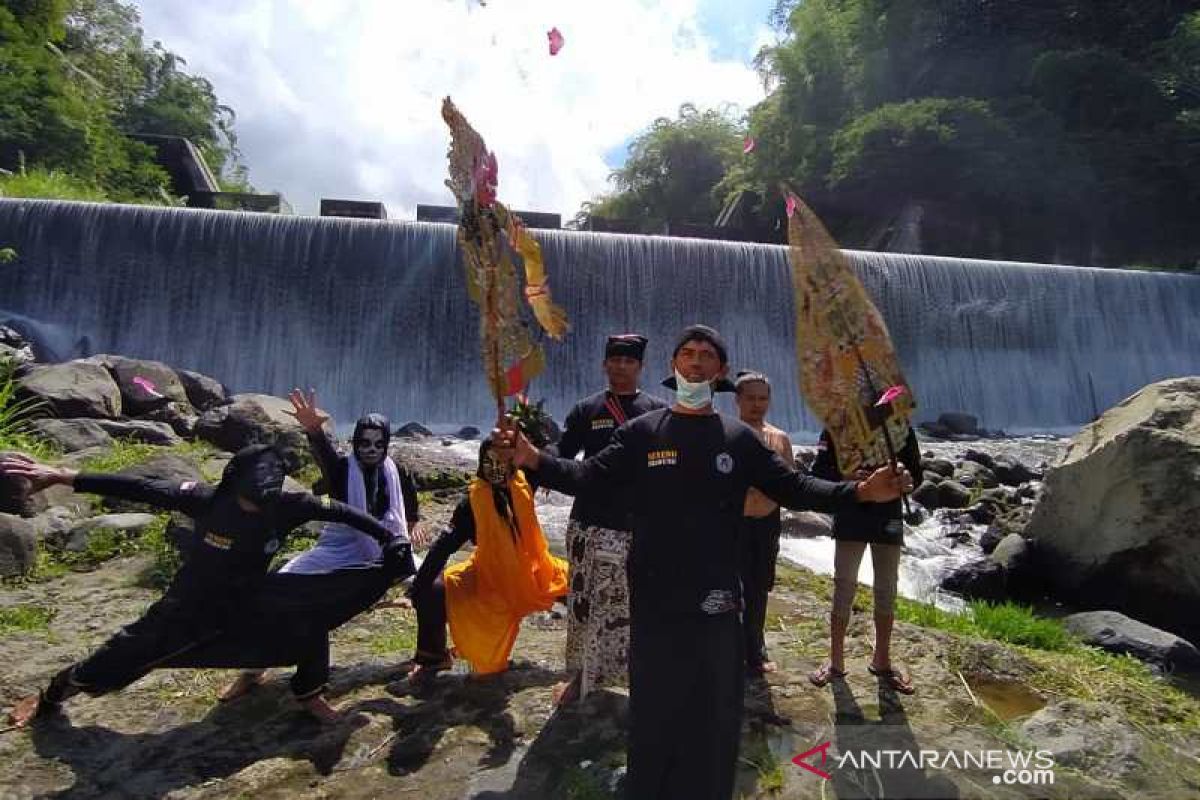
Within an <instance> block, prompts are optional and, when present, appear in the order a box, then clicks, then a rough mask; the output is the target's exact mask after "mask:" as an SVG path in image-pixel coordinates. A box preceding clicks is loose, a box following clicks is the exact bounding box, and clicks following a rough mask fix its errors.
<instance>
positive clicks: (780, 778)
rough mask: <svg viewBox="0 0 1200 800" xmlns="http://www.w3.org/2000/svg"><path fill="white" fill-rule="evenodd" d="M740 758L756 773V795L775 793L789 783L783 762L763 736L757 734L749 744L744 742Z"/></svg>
mask: <svg viewBox="0 0 1200 800" xmlns="http://www.w3.org/2000/svg"><path fill="white" fill-rule="evenodd" d="M738 758H739V760H740V761H741V762H742V764H743V765H744V766H746V767H749V768H750V769H752V770H754V772H755V774H756V783H757V787H756V788H757V792H756V796H762V795H763V794H767V795H775V794H778V793H779V792H782V791H783V788H784V785H785V784H786V783H787V773H785V772H784V768H783V764H782V762H780V760H779V759H778V758H776V757H775V754H774V753H772V752H771V748H770V747H768V746H767V742H766V739H765V738H764V737H763V736H761V735H759V736H755V737H753V738H752V739H751V741H750V742H749V743H748V744H743V746H742V753H741V755H740V756H739V757H738Z"/></svg>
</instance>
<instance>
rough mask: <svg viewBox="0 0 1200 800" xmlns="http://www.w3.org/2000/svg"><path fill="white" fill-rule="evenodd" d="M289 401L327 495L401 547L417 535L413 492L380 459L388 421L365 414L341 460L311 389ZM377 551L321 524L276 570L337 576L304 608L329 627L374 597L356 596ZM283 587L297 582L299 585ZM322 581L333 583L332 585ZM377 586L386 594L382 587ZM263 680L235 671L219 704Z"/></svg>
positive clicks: (360, 537) (360, 538)
mask: <svg viewBox="0 0 1200 800" xmlns="http://www.w3.org/2000/svg"><path fill="white" fill-rule="evenodd" d="M289 399H290V400H291V401H292V408H293V409H294V410H293V411H291V412H288V413H290V414H291V415H292V416H293V417H295V418H296V421H297V422H299V423H300V425H301V426H302V427H303V428H304V431H305V433H306V434H307V436H308V440H309V444H310V445H311V446H312V450H313V454H314V456H315V457H316V460H317V464H318V466H320V468H321V474H322V477H323V483H324V484H325V486H326V487H328V489H329V493H330V495H331V496H332V497H333V498H334V499H335V500H339V501H341V502H343V503H346V504H347V505H349V506H350V507H351V508H354V509H356V510H358V511H361V512H363V513H365V514H369V515H370V516H371V517H373V518H374V519H377V520H379V522H380V523H382V524H383V526H384V527H385V528H387V529H388V530H389V531H390V532H391V534H392V536H393V537H394V538H395V539H397V540H400V541H406V542H407V541H408V540H409V534H410V531H418V530H419V529H417V528H416V517H417V515H418V507H417V501H416V496H417V493H416V488H415V487H414V486H413V484H412V481H411V479H410V478H409V477H408V474H407V473H406V472H402V471H401V470H400V469H399V468H398V467H397V466H396V463H395V462H394V461H393V460H392V459H391V457H389V456H388V444H389V443H390V439H391V424H390V423H389V422H388V419H387V417H385V416H383V415H382V414H367V415H366V416H364V417H362V418H361V419H359V420H358V422H357V423H356V424H355V426H354V434H353V435H352V436H351V444H352V446H353V448H354V454H353V456H349V457H348V456H342V455H339V454H338V452H337V450H336V449H335V448H334V445H333V442H332V441H330V438H329V436H328V434H326V433H325V427H324V426H325V423H326V422H328V421H329V415H328V414H326V413H325V412H323V411H321V410H320V409H319V408H318V407H317V396H316V392H315V391H313V390H311V389H310V390H309V393H308V394H307V395H306V394H305V393H304V392H302V391H300V390H299V389H295V390H293V391H292V393H291V395H290V396H289ZM410 515H411V516H410ZM413 538H417V537H415V536H414V537H413ZM381 553H382V550H381V547H380V544H379V543H378V542H376V541H375V540H374V539H372V538H371V537H369V536H366V535H364V534H362V533H360V532H359V531H357V530H355V529H353V528H351V527H349V526H347V525H342V524H338V523H329V524H327V525H325V526H324V528H322V530H321V535H320V537H319V538H318V539H317V543H316V545H314V546H313V547H312V548H310V549H308V550H306V551H304V552H303V553H300V554H299V555H297V556H296V557H295V558H293V559H291V560H290V561H288V562H287V563H286V564H284V565H283V567H282V569H280V573H282V574H284V575H295V576H301V575H334V574H337V575H340V576H341V577H340V578H339V579H338V580H339V582H340V583H343V584H345V586H346V590H345V593H344V594H343V595H342V597H337V596H335V595H333V594H330V593H329V592H328V591H327V592H326V593H325V596H324V597H321V598H314V599H313V601H312V603H311V605H313V606H314V608H311V609H309V611H315V610H316V609H315V605H316V604H320V606H321V608H320V615H321V617H322V618H323V619H324V620H325V625H326V627H327V628H328V629H329V630H332V629H333V628H336V627H338V626H339V625H342V624H343V623H345V622H346V621H348V620H350V619H352V618H353V617H355V616H357V615H358V614H360V613H362V612H363V611H366V610H367V609H368V608H370V607H371V606H372V605H374V604H375V603H376V602H378V601H379V600H380V599H381V598H382V592H371V591H359V585H360V583H363V582H366V581H367V578H366V576H367V575H368V573H369V571H370V570H372V569H374V568H376V567H377V565H378V564H379V562H380V557H381ZM356 575H357V578H356V577H355V576H356ZM359 578H361V581H360V580H359ZM280 583H281V584H283V583H284V581H280ZM291 583H294V584H296V585H300V584H301V583H303V581H292V582H291ZM291 583H288V584H287V586H290V585H291ZM310 583H311V582H310ZM324 583H326V584H328V585H329V587H332V585H333V581H326V582H324ZM377 585H379V586H382V587H383V589H384V590H386V584H377ZM264 680H265V673H263V672H262V671H257V670H256V671H247V672H243V673H242V675H241V676H240V677H238V679H237V680H236V681H234V682H233V683H232V684H230V685H229V686H228V687H227V688H226V689H225V691H224V692H223V693H222V695H221V699H222V700H232V699H234V698H236V697H240V696H241V695H243V694H245V693H246V692H248V691H250V690H251V689H253V688H255V687H256V686H258V685H260V684H261V683H263V681H264Z"/></svg>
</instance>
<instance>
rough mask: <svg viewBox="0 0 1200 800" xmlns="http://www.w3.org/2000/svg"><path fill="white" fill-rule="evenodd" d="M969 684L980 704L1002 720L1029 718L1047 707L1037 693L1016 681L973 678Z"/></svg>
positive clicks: (968, 681) (969, 680)
mask: <svg viewBox="0 0 1200 800" xmlns="http://www.w3.org/2000/svg"><path fill="white" fill-rule="evenodd" d="M967 683H968V684H970V686H971V691H972V692H974V693H975V696H976V697H978V698H979V702H981V703H983V704H984V705H985V706H987V707H988V708H989V709H990V710H991V711H992V713H993V714H995V715H996V716H998V717H999V718H1000V719H1002V720H1010V719H1016V718H1017V717H1024V716H1028V715H1029V714H1032V713H1034V712H1035V711H1040V710H1041V709H1042V708H1043V707H1044V706H1045V705H1046V701H1045V700H1043V699H1042V698H1041V697H1040V696H1039V695H1038V694H1037V693H1036V692H1034V691H1033V690H1032V689H1029V688H1028V687H1026V686H1024V685H1023V684H1020V683H1017V682H1015V681H997V680H992V679H990V678H971V679H968V680H967Z"/></svg>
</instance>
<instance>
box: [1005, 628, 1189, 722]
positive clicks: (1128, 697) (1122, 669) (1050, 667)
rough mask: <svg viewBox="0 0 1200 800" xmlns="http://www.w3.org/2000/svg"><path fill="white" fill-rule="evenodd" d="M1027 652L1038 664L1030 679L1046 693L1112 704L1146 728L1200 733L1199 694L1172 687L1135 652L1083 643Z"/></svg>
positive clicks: (1040, 690)
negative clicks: (1109, 650)
mask: <svg viewBox="0 0 1200 800" xmlns="http://www.w3.org/2000/svg"><path fill="white" fill-rule="evenodd" d="M1025 654H1026V655H1027V656H1028V657H1029V659H1030V660H1031V661H1032V662H1033V663H1034V664H1035V665H1036V667H1037V670H1036V671H1035V672H1034V674H1033V675H1032V676H1030V677H1029V678H1028V679H1027V680H1026V682H1027V683H1028V684H1029V685H1030V686H1031V687H1032V688H1034V689H1036V690H1038V691H1039V692H1042V693H1043V694H1045V695H1048V696H1050V697H1052V698H1062V697H1077V698H1080V699H1083V700H1091V701H1094V702H1100V703H1111V704H1113V705H1115V706H1117V707H1119V708H1120V709H1121V710H1122V711H1124V712H1125V714H1126V715H1127V716H1128V717H1129V719H1130V720H1132V721H1133V722H1134V723H1135V724H1137V725H1140V726H1142V727H1143V728H1144V729H1145V730H1146V731H1147V732H1148V733H1149V732H1152V730H1151V729H1154V728H1157V727H1159V726H1161V725H1164V724H1165V725H1175V726H1178V727H1179V728H1181V729H1182V730H1184V731H1188V732H1191V733H1193V734H1195V733H1200V699H1198V698H1196V697H1194V696H1193V695H1190V694H1188V693H1187V692H1184V691H1182V690H1180V689H1178V688H1177V687H1175V686H1172V685H1171V684H1170V683H1168V682H1167V681H1165V680H1164V679H1162V678H1161V677H1159V676H1157V675H1155V674H1154V673H1153V672H1152V671H1151V670H1150V668H1149V667H1148V666H1146V665H1145V664H1144V663H1142V662H1141V661H1138V660H1137V659H1136V658H1134V657H1133V656H1131V655H1115V654H1113V653H1107V652H1105V651H1103V650H1097V649H1096V648H1093V647H1087V646H1085V645H1077V646H1075V647H1074V648H1072V649H1070V650H1068V651H1065V652H1047V651H1039V650H1028V651H1026V653H1025Z"/></svg>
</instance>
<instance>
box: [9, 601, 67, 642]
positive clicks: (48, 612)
mask: <svg viewBox="0 0 1200 800" xmlns="http://www.w3.org/2000/svg"><path fill="white" fill-rule="evenodd" d="M52 619H54V611H53V610H52V609H49V608H44V607H42V606H29V605H21V606H7V607H3V608H0V637H4V636H8V635H9V634H13V633H30V632H34V631H44V630H46V629H47V628H49V627H50V620H52Z"/></svg>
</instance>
